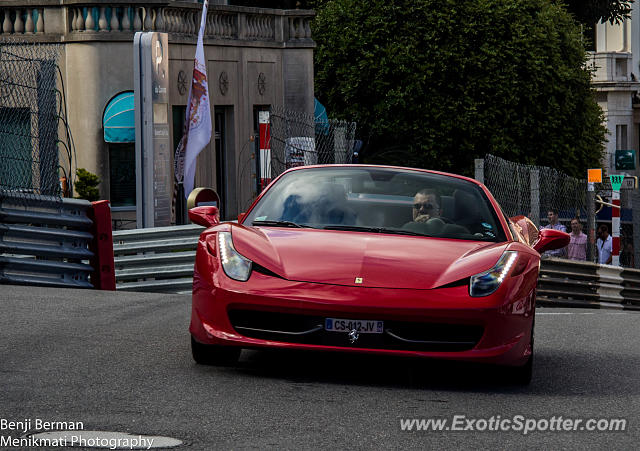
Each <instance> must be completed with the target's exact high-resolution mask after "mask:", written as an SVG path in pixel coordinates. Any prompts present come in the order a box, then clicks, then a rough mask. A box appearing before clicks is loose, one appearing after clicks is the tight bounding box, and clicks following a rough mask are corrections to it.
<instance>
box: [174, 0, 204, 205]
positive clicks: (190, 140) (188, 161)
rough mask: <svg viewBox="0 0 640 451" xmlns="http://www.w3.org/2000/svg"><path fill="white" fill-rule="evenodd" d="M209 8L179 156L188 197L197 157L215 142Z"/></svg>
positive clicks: (178, 171)
mask: <svg viewBox="0 0 640 451" xmlns="http://www.w3.org/2000/svg"><path fill="white" fill-rule="evenodd" d="M208 6H209V0H205V1H204V6H203V9H202V18H201V20H200V31H199V32H198V45H197V46H196V58H195V61H194V64H193V80H192V81H191V88H190V89H189V101H188V102H187V112H186V117H185V127H184V133H183V135H182V139H181V140H180V144H178V149H176V155H175V168H176V179H177V180H178V182H180V181H181V180H182V179H183V176H184V182H183V183H184V197H185V198H188V197H189V194H191V191H192V190H193V183H194V178H195V174H196V158H197V156H198V154H199V153H200V151H201V150H202V149H203V148H204V147H205V146H206V145H207V144H209V141H211V110H210V108H211V107H210V105H209V83H208V81H207V66H206V61H205V59H204V46H203V43H202V40H203V35H204V27H205V24H206V20H207V7H208ZM183 171H184V172H183Z"/></svg>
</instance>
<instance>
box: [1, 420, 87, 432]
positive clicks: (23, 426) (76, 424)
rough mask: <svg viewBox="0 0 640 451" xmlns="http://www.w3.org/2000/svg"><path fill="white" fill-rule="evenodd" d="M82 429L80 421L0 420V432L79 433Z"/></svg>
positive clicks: (82, 425)
mask: <svg viewBox="0 0 640 451" xmlns="http://www.w3.org/2000/svg"><path fill="white" fill-rule="evenodd" d="M83 429H84V424H83V423H82V421H46V420H43V419H41V418H34V419H33V420H32V419H31V418H25V419H24V420H21V421H8V420H7V419H6V418H0V431H18V432H22V433H27V432H29V431H31V430H36V431H41V430H46V431H60V430H64V431H81V430H83Z"/></svg>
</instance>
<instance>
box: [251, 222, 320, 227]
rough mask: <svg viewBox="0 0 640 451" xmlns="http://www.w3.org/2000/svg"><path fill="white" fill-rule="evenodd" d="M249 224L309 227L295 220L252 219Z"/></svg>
mask: <svg viewBox="0 0 640 451" xmlns="http://www.w3.org/2000/svg"><path fill="white" fill-rule="evenodd" d="M251 225H258V226H270V227H296V228H303V227H309V226H306V225H302V224H296V223H295V222H291V221H253V222H252V223H251Z"/></svg>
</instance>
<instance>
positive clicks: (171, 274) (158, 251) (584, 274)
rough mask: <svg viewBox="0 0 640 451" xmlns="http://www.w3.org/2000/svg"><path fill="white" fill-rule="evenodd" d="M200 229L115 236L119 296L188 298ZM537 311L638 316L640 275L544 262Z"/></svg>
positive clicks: (587, 265) (572, 263)
mask: <svg viewBox="0 0 640 451" xmlns="http://www.w3.org/2000/svg"><path fill="white" fill-rule="evenodd" d="M202 230H203V227H201V226H198V225H186V226H173V227H157V228H152V229H135V230H122V231H117V232H114V233H113V240H114V246H113V249H114V254H115V266H116V282H117V289H118V290H131V291H148V292H164V293H183V294H188V293H191V287H192V283H193V282H192V279H193V264H194V261H195V250H196V246H197V242H198V236H199V235H200V232H202ZM536 302H537V304H538V305H541V306H552V307H583V308H618V309H631V310H640V270H637V269H627V268H620V267H615V266H608V265H598V264H595V263H590V262H580V261H575V260H564V259H556V258H543V259H542V260H541V265H540V277H539V279H538V295H537V300H536Z"/></svg>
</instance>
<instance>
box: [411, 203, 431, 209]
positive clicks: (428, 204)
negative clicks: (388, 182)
mask: <svg viewBox="0 0 640 451" xmlns="http://www.w3.org/2000/svg"><path fill="white" fill-rule="evenodd" d="M413 208H414V209H416V210H420V209H421V208H424V209H425V210H435V209H436V207H435V206H434V205H433V204H432V203H430V202H425V203H421V204H413Z"/></svg>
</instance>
